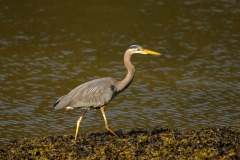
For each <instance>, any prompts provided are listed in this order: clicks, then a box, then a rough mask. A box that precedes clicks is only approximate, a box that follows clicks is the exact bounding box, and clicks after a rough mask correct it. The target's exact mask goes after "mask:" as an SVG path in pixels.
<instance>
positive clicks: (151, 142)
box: [0, 127, 240, 159]
mask: <svg viewBox="0 0 240 160" xmlns="http://www.w3.org/2000/svg"><path fill="white" fill-rule="evenodd" d="M116 133H117V134H118V135H119V137H121V138H119V139H116V138H115V137H114V136H113V135H112V134H111V133H89V134H83V133H81V134H80V136H79V138H78V139H77V141H74V137H73V135H55V136H51V135H50V136H46V137H42V138H33V139H23V140H20V141H18V140H13V141H11V143H10V144H8V145H6V146H5V147H4V148H3V149H0V159H240V130H239V129H233V128H228V127H209V128H204V129H200V130H197V131H191V132H182V131H179V130H170V129H162V128H157V129H153V130H145V129H133V130H131V131H129V132H124V131H122V130H119V131H117V132H116Z"/></svg>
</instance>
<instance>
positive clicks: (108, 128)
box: [106, 126, 119, 138]
mask: <svg viewBox="0 0 240 160" xmlns="http://www.w3.org/2000/svg"><path fill="white" fill-rule="evenodd" d="M106 128H107V130H109V131H110V132H111V133H112V134H113V135H114V136H116V137H117V138H119V137H118V135H117V134H116V133H115V132H113V130H112V129H111V128H110V127H109V126H106Z"/></svg>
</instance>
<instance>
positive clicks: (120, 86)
mask: <svg viewBox="0 0 240 160" xmlns="http://www.w3.org/2000/svg"><path fill="white" fill-rule="evenodd" d="M131 56H132V53H131V52H130V51H129V50H127V51H126V53H125V54H124V65H125V67H126V68H127V70H128V73H127V76H126V77H125V78H124V79H123V80H122V81H120V82H119V83H118V86H117V91H118V92H121V91H123V90H124V89H126V88H127V87H128V86H129V85H130V84H131V82H132V80H133V78H134V75H135V68H134V66H133V64H132V63H131V61H130V58H131Z"/></svg>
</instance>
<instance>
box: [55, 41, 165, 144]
mask: <svg viewBox="0 0 240 160" xmlns="http://www.w3.org/2000/svg"><path fill="white" fill-rule="evenodd" d="M135 53H138V54H155V55H161V54H160V53H157V52H154V51H150V50H147V49H144V48H143V47H141V46H139V45H132V46H130V47H129V48H128V50H127V51H126V52H125V54H124V65H125V67H126V68H127V70H128V73H127V76H126V77H125V78H124V79H123V80H122V81H117V80H115V79H113V78H111V77H105V78H99V79H95V80H92V81H89V82H86V83H84V84H81V85H80V86H78V87H76V88H75V89H73V90H72V91H71V92H69V93H68V94H67V95H65V96H62V97H60V98H59V99H58V100H57V102H56V103H55V104H54V107H55V109H61V108H66V109H74V108H81V109H84V112H83V114H82V116H81V117H80V118H79V119H78V120H77V128H76V133H75V140H76V139H77V134H78V129H79V125H80V123H81V120H82V118H83V116H84V115H85V113H86V112H87V111H88V110H90V109H100V110H101V112H102V114H103V118H104V121H105V127H106V128H107V129H108V130H109V131H110V132H111V133H112V134H114V135H115V136H116V137H118V136H117V135H116V134H115V133H114V132H113V130H112V129H111V128H110V127H109V125H108V123H107V119H106V115H105V111H104V107H105V106H106V105H107V104H108V103H109V102H110V101H111V100H112V99H113V98H114V97H115V96H116V95H118V94H119V93H121V92H122V91H123V90H124V89H126V88H127V87H128V86H129V85H130V84H131V82H132V80H133V78H134V74H135V69H134V66H133V64H132V63H131V61H130V58H131V56H132V55H133V54H135Z"/></svg>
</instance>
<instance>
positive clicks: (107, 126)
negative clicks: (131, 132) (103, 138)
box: [100, 106, 119, 138]
mask: <svg viewBox="0 0 240 160" xmlns="http://www.w3.org/2000/svg"><path fill="white" fill-rule="evenodd" d="M100 110H101V112H102V114H103V118H104V121H105V127H106V128H107V130H109V131H110V132H111V133H112V134H114V135H115V136H116V137H117V138H119V137H118V136H117V135H116V133H114V132H113V130H112V129H111V128H110V127H109V125H108V123H107V118H106V115H105V111H104V106H103V107H100Z"/></svg>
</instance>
